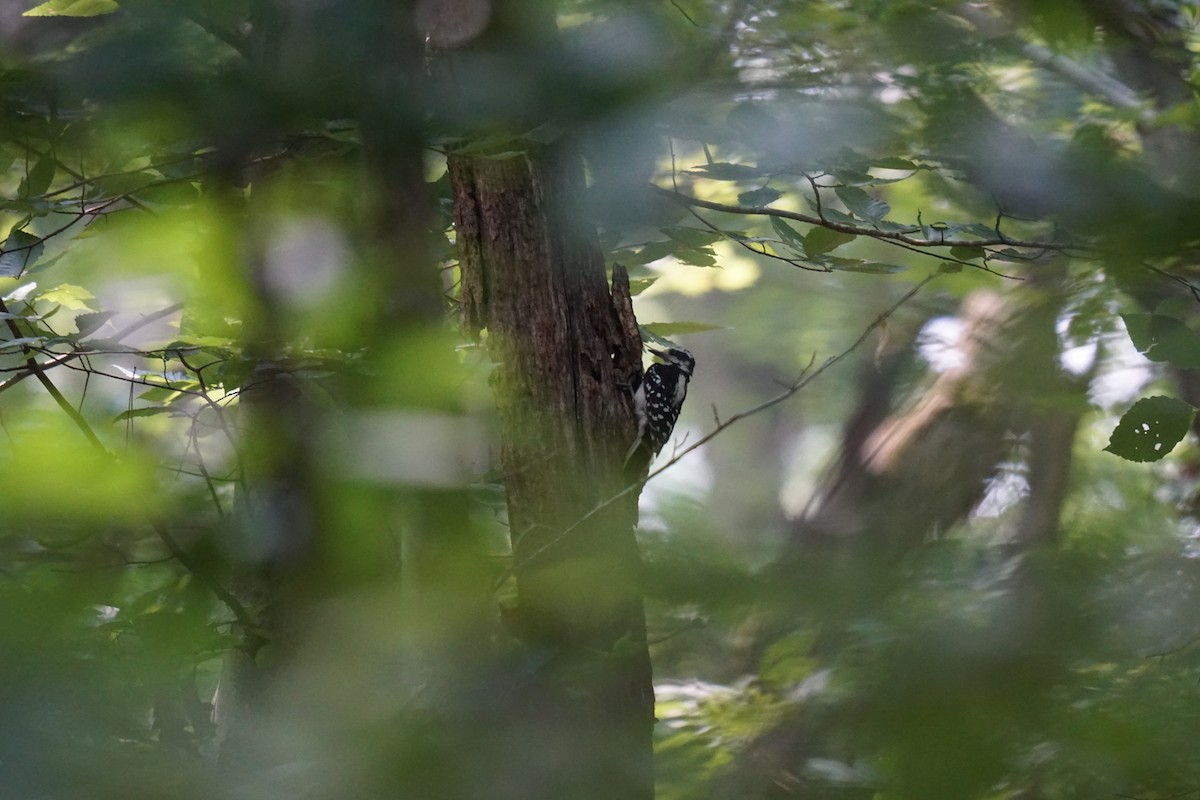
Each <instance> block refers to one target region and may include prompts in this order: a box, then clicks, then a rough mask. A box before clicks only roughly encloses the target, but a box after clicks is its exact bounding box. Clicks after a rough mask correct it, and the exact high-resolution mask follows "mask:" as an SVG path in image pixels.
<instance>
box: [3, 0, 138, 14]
mask: <svg viewBox="0 0 1200 800" xmlns="http://www.w3.org/2000/svg"><path fill="white" fill-rule="evenodd" d="M120 10H121V8H120V6H118V5H117V4H116V2H115V0H49V1H48V2H45V3H42V4H41V5H40V6H34V7H33V8H31V9H29V10H28V11H26V12H25V14H24V15H23V16H26V17H98V16H100V15H101V14H111V13H113V12H114V11H120Z"/></svg>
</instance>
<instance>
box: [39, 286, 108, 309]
mask: <svg viewBox="0 0 1200 800" xmlns="http://www.w3.org/2000/svg"><path fill="white" fill-rule="evenodd" d="M37 299H38V300H44V301H46V302H48V303H57V304H58V305H60V306H62V307H63V308H66V309H69V310H71V311H95V309H93V308H92V307H91V305H89V304H88V301H89V300H95V299H96V295H94V294H92V293H91V292H89V291H88V290H87V289H85V288H83V287H82V286H75V285H74V284H70V283H64V284H61V285H59V286H56V287H54V288H53V289H49V290H47V291H45V292H42V293H41V294H40V295H38V297H37Z"/></svg>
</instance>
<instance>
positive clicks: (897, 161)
mask: <svg viewBox="0 0 1200 800" xmlns="http://www.w3.org/2000/svg"><path fill="white" fill-rule="evenodd" d="M871 166H873V167H879V168H880V169H921V167H920V166H919V165H918V164H914V163H913V162H912V161H909V160H908V159H907V158H900V157H899V156H884V157H883V158H873V159H871Z"/></svg>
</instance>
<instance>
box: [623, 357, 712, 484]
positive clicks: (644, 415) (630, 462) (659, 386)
mask: <svg viewBox="0 0 1200 800" xmlns="http://www.w3.org/2000/svg"><path fill="white" fill-rule="evenodd" d="M647 349H648V350H649V351H650V352H651V353H653V354H654V355H656V356H658V357H659V358H661V359H662V360H663V363H662V364H652V365H651V366H650V368H649V369H647V370H646V374H645V375H642V376H640V377H638V378H636V379H635V380H634V383H633V386H632V390H633V409H634V413H635V414H637V420H638V435H637V439H636V440H634V442H633V445H632V446H630V448H629V452H628V453H626V454H625V471H626V474H627V475H629V476H631V478H638V477H641V476H643V475H645V473H646V471H647V469H649V467H650V462H651V461H653V460H654V457H655V456H656V455H658V451H659V450H662V448H663V445H664V444H666V443H667V439H670V438H671V431H672V429H674V427H675V421H676V420H677V419H679V409H680V408H682V407H683V400H684V398H685V397H687V388H688V380H689V379H691V377H692V370H693V369H695V367H696V359H694V358H692V354H691V353H689V352H688V351H687V350H684V349H683V348H681V347H668V348H667V349H666V350H655V349H654V348H653V347H650V348H647Z"/></svg>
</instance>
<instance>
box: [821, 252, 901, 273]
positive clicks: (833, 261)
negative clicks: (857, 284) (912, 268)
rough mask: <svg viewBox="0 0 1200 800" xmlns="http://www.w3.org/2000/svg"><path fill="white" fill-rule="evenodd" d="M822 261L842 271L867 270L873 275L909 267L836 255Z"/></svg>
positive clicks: (895, 271)
mask: <svg viewBox="0 0 1200 800" xmlns="http://www.w3.org/2000/svg"><path fill="white" fill-rule="evenodd" d="M822 263H823V264H826V265H827V266H829V267H830V268H832V269H836V270H840V271H842V272H866V273H869V274H871V275H894V274H895V273H897V272H904V271H905V270H907V269H908V267H906V266H903V265H902V264H886V263H884V262H882V261H860V260H858V259H856V258H837V257H834V256H830V257H827V258H825V259H823V260H822Z"/></svg>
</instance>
